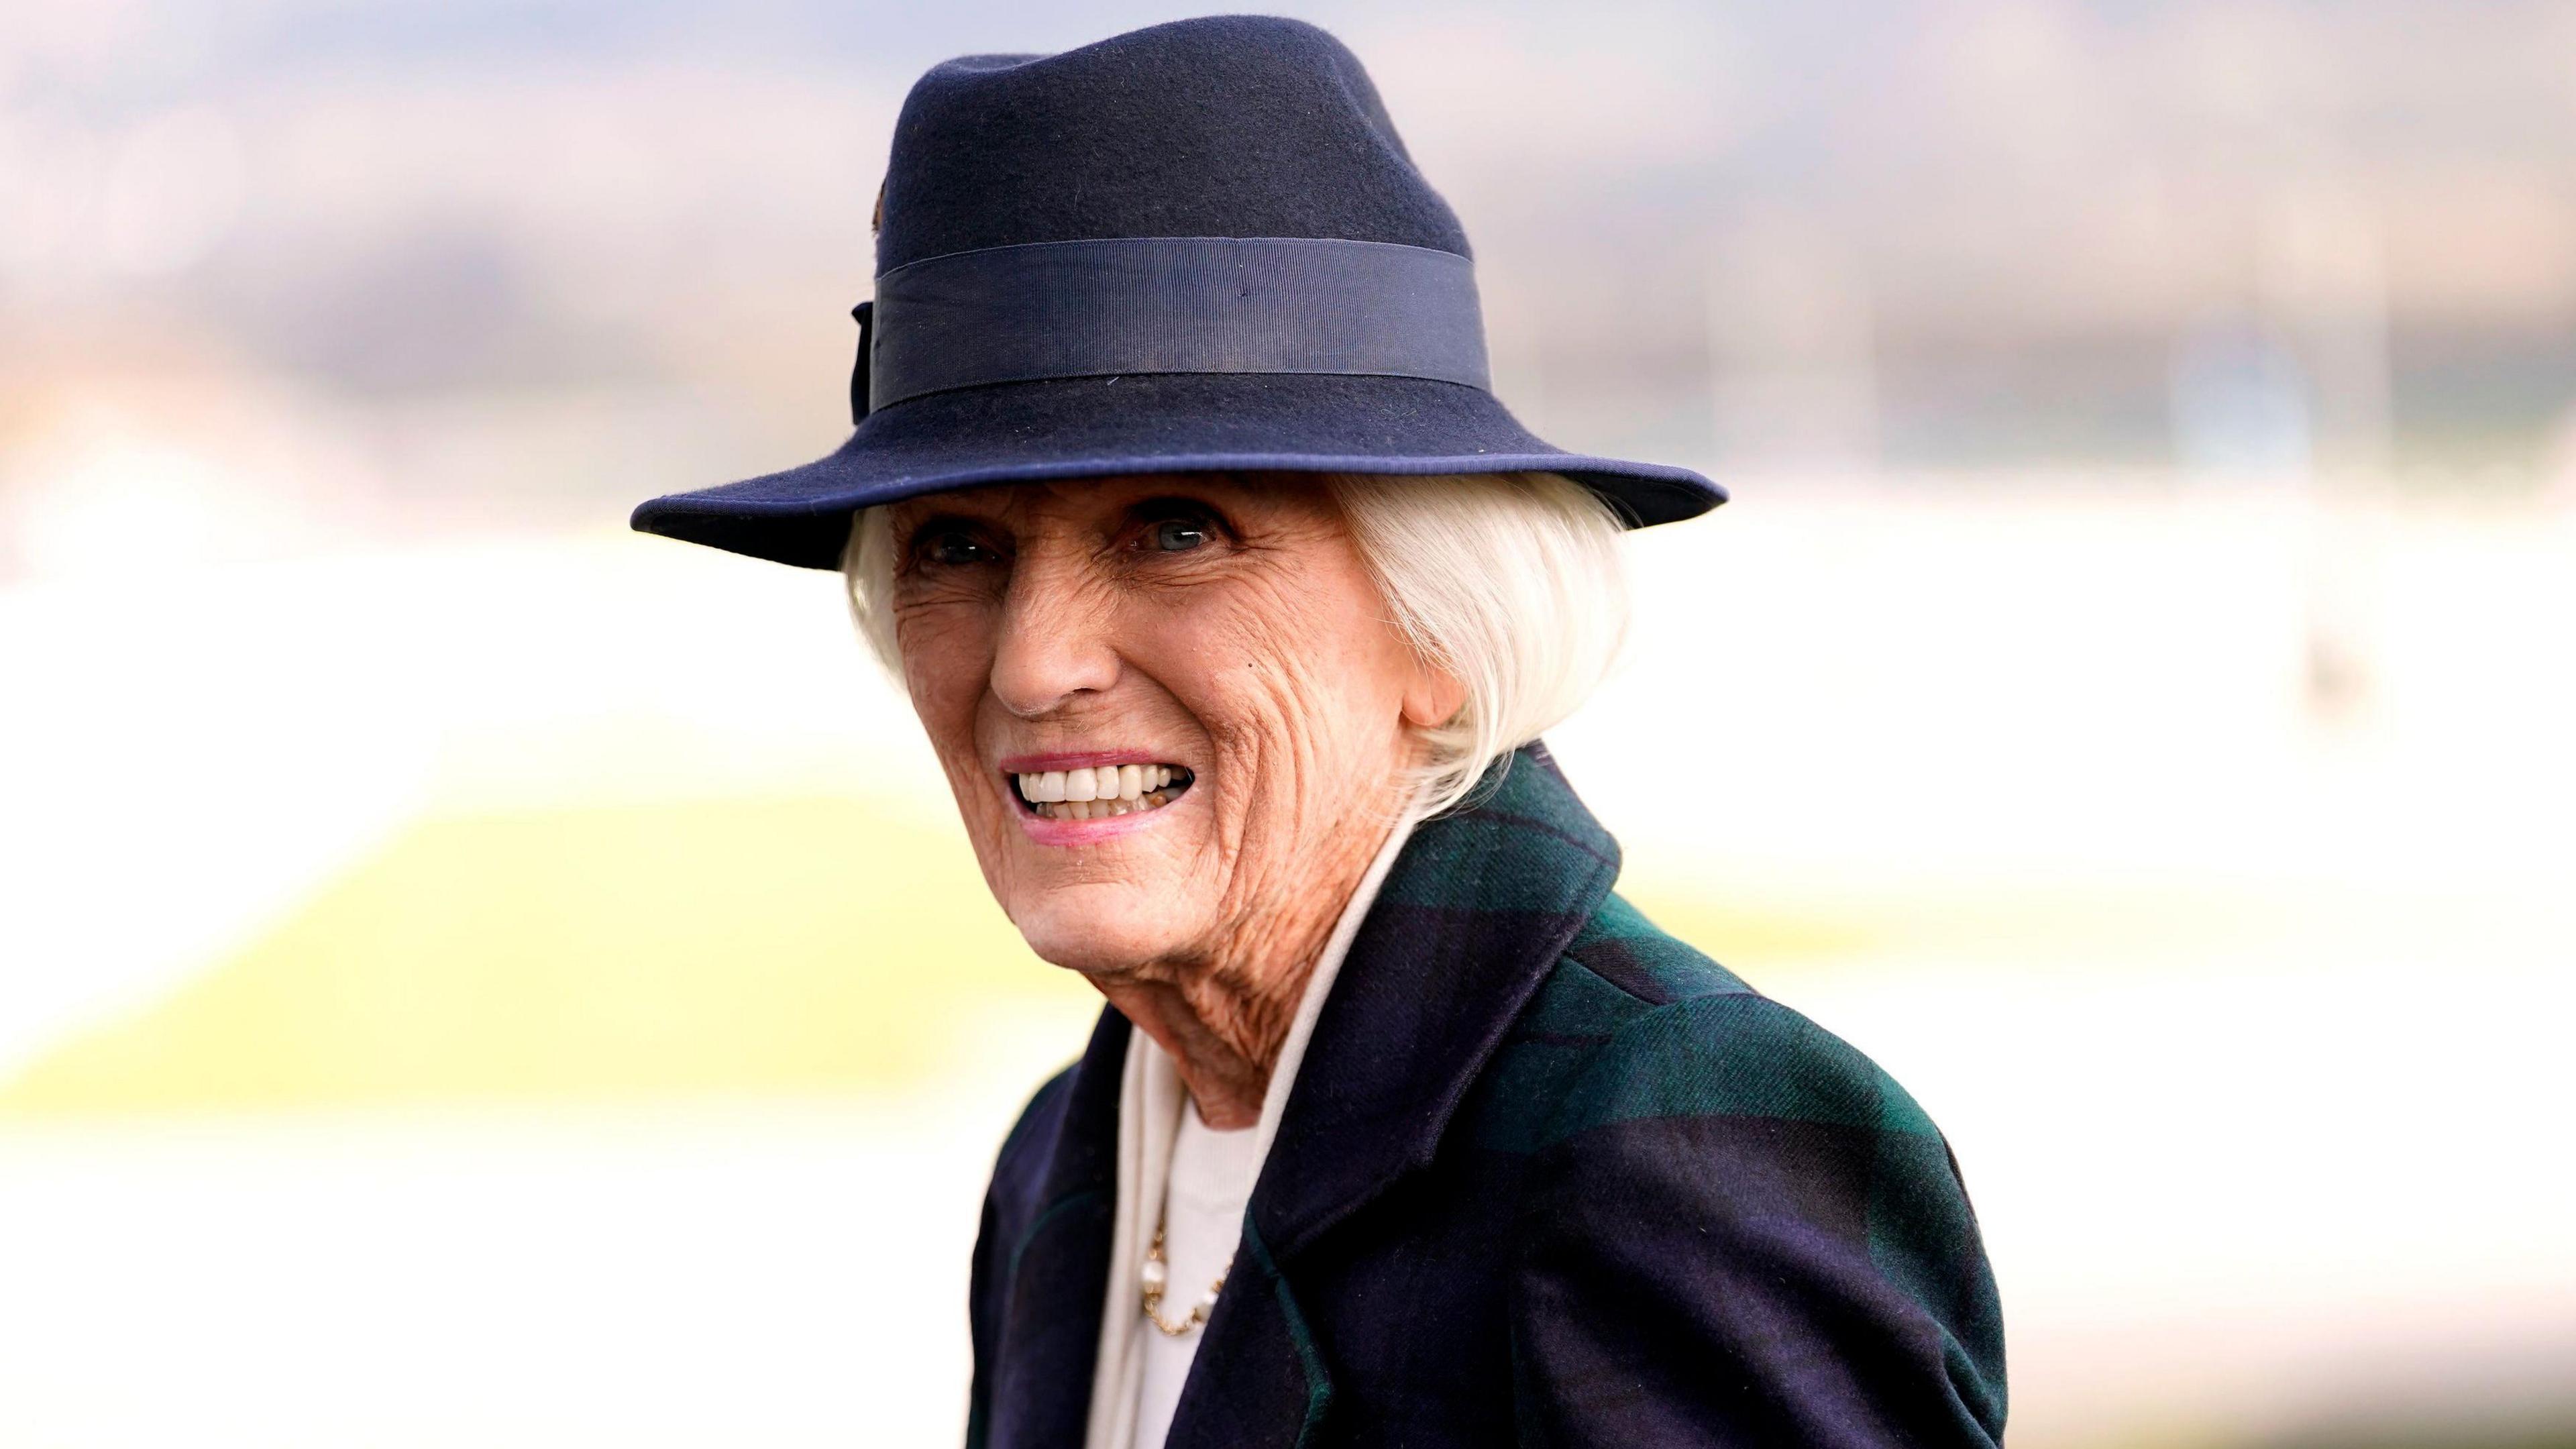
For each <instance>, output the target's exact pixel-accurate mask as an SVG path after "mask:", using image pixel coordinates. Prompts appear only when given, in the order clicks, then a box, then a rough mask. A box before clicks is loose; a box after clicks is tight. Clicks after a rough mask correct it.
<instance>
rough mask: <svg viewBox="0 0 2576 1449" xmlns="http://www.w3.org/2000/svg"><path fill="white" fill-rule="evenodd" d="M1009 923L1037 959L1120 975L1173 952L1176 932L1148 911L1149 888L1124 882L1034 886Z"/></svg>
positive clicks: (1089, 972)
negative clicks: (1015, 927)
mask: <svg viewBox="0 0 2576 1449" xmlns="http://www.w3.org/2000/svg"><path fill="white" fill-rule="evenodd" d="M1030 894H1031V896H1032V899H1030V900H1028V901H1026V902H1016V903H1014V908H1013V909H1012V911H1011V912H1010V917H1011V924H1012V925H1014V926H1017V927H1018V928H1019V932H1020V936H1021V938H1022V939H1023V940H1026V941H1027V942H1028V943H1029V949H1030V950H1031V951H1034V952H1036V953H1037V955H1038V959H1040V960H1042V961H1047V962H1050V963H1052V964H1054V965H1057V966H1062V967H1064V968H1066V969H1067V970H1071V971H1079V972H1082V973H1083V974H1084V975H1087V976H1088V975H1116V974H1118V973H1120V972H1122V971H1125V970H1128V969H1129V968H1132V967H1135V966H1137V965H1140V964H1142V963H1144V962H1147V961H1152V960H1155V959H1157V958H1160V957H1163V956H1167V955H1170V954H1171V953H1172V949H1173V945H1174V942H1175V940H1176V938H1177V936H1178V934H1179V933H1178V932H1177V931H1176V930H1175V929H1174V928H1173V927H1174V923H1173V922H1171V921H1169V920H1168V919H1165V918H1164V917H1163V916H1162V914H1161V913H1159V912H1153V911H1150V910H1148V908H1147V902H1148V900H1149V899H1150V893H1149V892H1147V891H1145V890H1143V889H1141V888H1140V887H1138V886H1135V885H1132V884H1129V883H1127V882H1124V881H1119V882H1093V883H1086V884H1081V885H1063V886H1056V887H1053V888H1050V889H1044V890H1038V891H1033V892H1031V893H1030Z"/></svg>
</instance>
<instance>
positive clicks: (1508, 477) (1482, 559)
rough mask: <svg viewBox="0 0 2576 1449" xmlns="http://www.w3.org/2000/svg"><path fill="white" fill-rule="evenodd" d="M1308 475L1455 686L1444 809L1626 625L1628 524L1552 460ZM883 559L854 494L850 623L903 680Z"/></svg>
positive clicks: (1425, 778)
mask: <svg viewBox="0 0 2576 1449" xmlns="http://www.w3.org/2000/svg"><path fill="white" fill-rule="evenodd" d="M1307 476H1310V477H1313V478H1315V479H1317V480H1318V481H1320V482H1321V483H1322V484H1323V485H1324V487H1326V488H1327V489H1329V490H1330V491H1331V493H1332V496H1333V500H1334V502H1335V503H1336V504H1338V505H1339V506H1340V508H1341V510H1342V514H1343V517H1344V518H1345V519H1346V520H1347V521H1348V523H1349V525H1350V529H1351V534H1352V537H1353V539H1354V540H1355V541H1356V542H1357V544H1358V546H1359V551H1360V558H1361V560H1362V561H1363V562H1364V563H1365V564H1366V565H1367V567H1368V571H1369V575H1370V577H1371V578H1372V579H1373V580H1374V581H1375V582H1376V584H1377V588H1378V593H1379V595H1380V596H1381V597H1382V598H1383V599H1384V600H1385V602H1386V606H1387V612H1388V614H1389V616H1390V617H1389V620H1388V622H1390V623H1392V624H1394V625H1395V627H1396V629H1397V631H1398V632H1400V633H1401V634H1402V635H1403V636H1404V639H1405V641H1406V643H1408V644H1409V645H1411V646H1412V648H1413V651H1414V653H1415V655H1416V656H1417V657H1419V658H1420V659H1422V660H1423V661H1424V662H1426V663H1428V664H1430V665H1431V666H1432V667H1434V668H1436V669H1438V670H1440V671H1442V672H1443V673H1446V674H1448V675H1449V676H1450V677H1452V678H1454V679H1456V680H1457V681H1458V682H1459V684H1461V685H1462V686H1464V688H1465V691H1466V699H1465V702H1464V703H1463V704H1461V705H1460V706H1459V707H1458V712H1457V713H1456V714H1454V715H1452V716H1450V717H1449V719H1448V720H1446V721H1445V722H1443V723H1441V724H1440V725H1437V726H1435V727H1433V728H1430V729H1426V730H1423V731H1421V732H1420V736H1421V739H1422V742H1423V745H1424V747H1425V754H1424V762H1423V765H1422V768H1421V772H1420V773H1421V779H1420V780H1419V782H1418V783H1419V786H1420V788H1421V790H1422V800H1421V805H1422V809H1423V810H1424V812H1425V813H1437V812H1438V811H1441V810H1445V809H1447V808H1449V807H1450V806H1452V805H1455V804H1457V803H1459V802H1460V801H1462V800H1464V799H1465V798H1466V797H1467V795H1468V793H1469V792H1470V791H1472V790H1473V789H1474V788H1475V786H1476V782H1477V781H1478V780H1479V779H1481V778H1482V777H1483V776H1484V774H1485V771H1486V770H1487V769H1488V768H1489V767H1491V766H1492V765H1493V763H1494V762H1495V761H1496V760H1499V759H1501V758H1503V757H1504V756H1506V755H1508V754H1510V753H1511V752H1512V751H1514V750H1516V749H1518V748H1520V747H1521V746H1522V745H1525V744H1527V743H1529V742H1530V741H1531V740H1534V739H1536V738H1538V736H1539V734H1540V733H1541V732H1542V731H1544V730H1547V729H1549V728H1550V727H1552V726H1554V725H1555V724H1557V723H1558V722H1559V721H1561V720H1563V719H1565V718H1566V717H1567V716H1569V715H1571V714H1573V713H1574V711H1575V710H1577V709H1578V708H1580V707H1581V706H1582V704H1583V702H1584V700H1586V699H1587V698H1589V697H1591V694H1592V691H1593V689H1594V688H1595V687H1596V686H1598V685H1599V684H1600V682H1601V680H1602V679H1603V677H1604V676H1606V675H1607V674H1608V673H1609V672H1610V668H1611V666H1612V664H1613V663H1615V662H1616V660H1617V658H1618V654H1619V649H1620V646H1621V645H1622V643H1624V642H1625V640H1626V638H1627V632H1628V575H1627V567H1626V558H1625V555H1624V553H1623V552H1622V546H1621V543H1620V539H1621V536H1622V535H1623V534H1624V533H1625V532H1626V527H1625V525H1624V524H1623V523H1622V521H1621V520H1620V517H1619V515H1618V513H1617V512H1616V511H1615V510H1614V509H1613V508H1612V507H1611V505H1610V504H1609V503H1607V502H1605V501H1604V500H1603V499H1602V498H1601V497H1600V496H1599V495H1598V494H1596V493H1594V492H1593V491H1592V490H1591V489H1589V488H1586V487H1584V486H1583V485H1581V484H1579V483H1576V482H1574V481H1573V480H1572V479H1570V478H1567V477H1565V476H1564V475H1562V474H1559V473H1442V474H1432V475H1427V476H1388V475H1384V474H1372V473H1321V474H1311V475H1307ZM894 563H895V558H894V544H893V539H892V537H891V536H890V534H889V533H888V531H887V525H886V517H885V509H884V508H882V507H878V508H868V509H862V510H860V511H859V513H858V515H857V517H856V518H854V519H853V520H852V523H851V528H850V540H849V543H848V544H847V545H846V546H845V547H844V548H843V550H842V553H841V573H842V576H843V578H844V579H846V580H847V582H848V585H849V597H850V611H851V614H852V617H853V618H855V619H856V620H857V622H858V626H859V632H860V634H861V635H862V636H863V637H864V638H866V640H867V641H868V644H869V647H870V648H872V649H873V650H874V651H875V652H876V656H877V658H878V660H879V661H881V662H882V663H883V664H884V665H885V667H886V668H887V670H888V671H890V672H891V673H893V674H894V676H895V677H896V678H897V679H898V680H900V679H901V678H902V676H903V662H902V657H901V655H900V654H899V652H898V651H897V649H896V645H895V633H894V618H893V615H892V613H891V612H890V611H889V610H888V608H887V606H886V601H887V595H888V593H889V591H890V590H891V588H892V586H893V582H894Z"/></svg>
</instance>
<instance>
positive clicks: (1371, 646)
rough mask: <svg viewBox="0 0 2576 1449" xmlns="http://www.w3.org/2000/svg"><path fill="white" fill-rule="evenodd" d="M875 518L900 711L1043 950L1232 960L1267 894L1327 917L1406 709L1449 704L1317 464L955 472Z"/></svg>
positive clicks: (1109, 960) (1079, 957)
mask: <svg viewBox="0 0 2576 1449" xmlns="http://www.w3.org/2000/svg"><path fill="white" fill-rule="evenodd" d="M889 522H890V524H891V527H890V530H889V531H890V534H891V537H892V540H893V547H894V549H895V569H894V579H893V584H892V589H891V593H890V600H889V602H890V605H891V609H892V613H893V619H894V628H895V637H896V641H897V643H898V646H899V648H900V652H901V655H902V661H903V673H904V682H905V685H906V687H907V688H908V689H909V690H910V692H911V695H912V702H913V707H914V708H915V709H916V710H917V711H919V713H920V715H921V721H922V724H923V726H924V727H925V728H926V729H927V730H928V732H929V735H930V740H931V743H932V745H933V746H934V747H935V748H936V749H937V751H938V753H939V759H940V764H941V766H942V768H943V769H945V770H946V772H947V775H948V783H949V786H950V788H951V789H953V790H954V791H955V792H956V796H957V806H958V809H959V811H960V812H962V814H963V815H964V817H965V822H966V830H967V834H968V835H969V836H970V837H971V838H972V839H973V841H974V844H975V853H976V855H977V857H978V859H979V860H980V861H981V863H982V865H983V868H984V877H985V879H986V881H987V882H989V883H990V884H991V886H992V889H993V894H994V896H995V898H996V899H998V900H999V901H1000V902H1001V905H1002V909H1003V911H1004V912H1006V913H1007V914H1008V915H1009V916H1010V918H1011V920H1012V921H1013V923H1014V924H1016V925H1017V926H1018V927H1019V929H1020V932H1021V934H1022V935H1024V936H1025V937H1027V939H1028V942H1029V945H1030V946H1031V948H1032V949H1034V950H1035V951H1036V952H1037V953H1038V954H1039V955H1040V956H1042V957H1045V958H1046V959H1048V960H1050V961H1053V962H1056V963H1057V964H1059V965H1063V966H1069V967H1072V968H1074V969H1076V970H1081V971H1088V972H1096V973H1109V974H1117V973H1119V972H1121V971H1124V970H1128V969H1132V968H1136V967H1139V966H1142V965H1145V964H1146V963H1152V962H1158V961H1186V960H1191V959H1204V958H1208V957H1213V956H1222V955H1228V954H1236V953H1240V952H1241V951H1242V950H1243V949H1244V948H1245V947H1247V946H1250V947H1253V948H1254V949H1258V947H1259V941H1258V940H1257V938H1258V936H1259V935H1260V933H1262V932H1263V931H1264V930H1267V929H1275V927H1273V926H1272V925H1271V924H1270V923H1271V922H1273V921H1275V920H1276V919H1277V918H1278V917H1279V916H1280V915H1281V914H1282V912H1281V909H1280V908H1281V907H1282V906H1283V905H1289V904H1293V903H1300V902H1304V903H1308V904H1311V903H1312V902H1313V900H1314V898H1315V897H1316V896H1317V895H1318V894H1319V893H1323V892H1331V893H1335V894H1336V899H1334V900H1333V901H1331V902H1330V903H1328V904H1329V905H1330V907H1331V908H1333V909H1338V906H1339V904H1340V902H1339V898H1338V891H1339V890H1340V889H1342V888H1345V887H1347V885H1348V884H1349V881H1350V879H1351V877H1352V876H1353V875H1354V874H1355V873H1356V871H1357V870H1358V868H1359V866H1360V864H1361V863H1363V862H1364V861H1365V860H1366V857H1367V855H1368V854H1369V853H1370V852H1372V851H1373V850H1374V849H1375V847H1376V845H1377V843H1378V842H1379V841H1380V840H1381V839H1383V832H1384V828H1385V826H1386V825H1387V823H1388V822H1389V820H1390V819H1391V818H1392V816H1393V813H1394V811H1395V809H1396V807H1397V805H1398V804H1399V792H1400V789H1401V777H1402V772H1403V771H1404V769H1405V768H1406V767H1407V766H1409V765H1410V764H1412V763H1413V757H1412V753H1411V751H1412V748H1413V747H1412V743H1411V741H1412V736H1411V734H1410V733H1409V731H1408V730H1407V725H1408V723H1410V724H1415V725H1420V724H1429V723H1436V722H1438V721H1439V720H1441V719H1444V718H1446V717H1447V714H1448V713H1449V712H1451V711H1454V709H1455V708H1456V706H1457V700H1458V697H1459V695H1458V690H1457V688H1456V686H1455V685H1454V684H1452V683H1450V682H1449V681H1447V680H1446V679H1445V678H1443V677H1440V676H1437V675H1436V674H1434V673H1432V672H1431V671H1429V670H1427V669H1426V668H1424V667H1422V666H1421V665H1419V664H1418V663H1417V662H1416V661H1415V659H1414V657H1413V654H1412V651H1411V650H1410V649H1408V648H1407V647H1406V646H1405V644H1404V642H1403V640H1402V638H1401V637H1400V636H1399V635H1398V634H1397V633H1396V631H1395V629H1394V627H1393V625H1392V624H1390V623H1389V622H1388V620H1387V618H1386V609H1385V606H1384V605H1383V604H1382V603H1381V602H1380V600H1379V597H1378V593H1377V590H1376V588H1375V586H1374V585H1373V584H1372V583H1371V582H1370V580H1369V577H1368V573H1367V570H1366V569H1365V567H1364V566H1363V565H1362V563H1361V560H1360V556H1359V553H1358V550H1357V549H1356V547H1355V546H1354V544H1353V541H1352V538H1351V535H1350V532H1349V530H1348V528H1347V527H1346V526H1345V525H1344V523H1343V521H1342V517H1341V515H1340V513H1339V511H1338V510H1337V509H1336V507H1335V506H1334V504H1333V502H1332V499H1331V497H1330V496H1329V494H1327V493H1326V491H1325V490H1324V489H1323V488H1322V487H1321V486H1320V485H1319V484H1316V483H1313V482H1311V481H1305V480H1298V479H1294V478H1288V477H1281V478H1277V479H1271V480H1258V479H1254V480H1243V481H1233V480H1225V479H1210V478H1199V477H1187V476H1182V477H1174V476H1155V477H1136V478H1115V479H1107V480H1101V479H1085V480H1081V481H1078V482H1067V483H1054V484H1028V485H1020V486H1010V487H994V488H978V489H967V490H962V491H958V492H953V493H943V494H935V495H931V496H928V497H923V498H916V499H911V500H908V501H906V502H903V503H899V504H895V505H892V506H891V508H890V514H889ZM1288 914H1290V915H1292V916H1293V915H1297V914H1301V913H1300V912H1297V911H1294V910H1291V911H1290V912H1289V913H1288ZM1302 914H1311V912H1304V913H1302ZM1247 936H1250V937H1253V938H1256V939H1253V940H1247V939H1246V938H1247ZM1285 944H1287V943H1283V945H1285Z"/></svg>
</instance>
